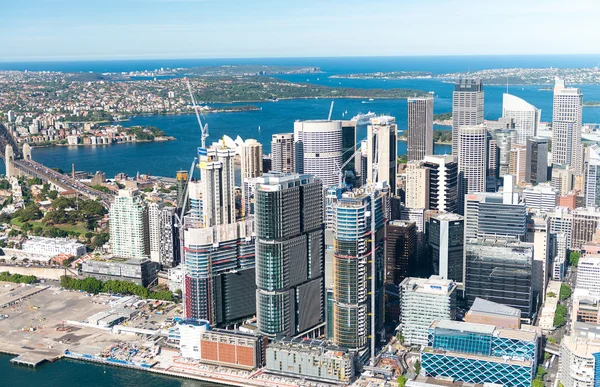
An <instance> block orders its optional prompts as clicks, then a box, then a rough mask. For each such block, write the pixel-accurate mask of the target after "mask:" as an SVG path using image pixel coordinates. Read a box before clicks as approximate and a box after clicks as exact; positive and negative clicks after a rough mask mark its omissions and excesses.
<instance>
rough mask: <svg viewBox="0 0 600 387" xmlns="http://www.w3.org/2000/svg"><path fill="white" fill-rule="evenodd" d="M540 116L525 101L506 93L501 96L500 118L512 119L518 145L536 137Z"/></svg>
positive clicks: (536, 110)
mask: <svg viewBox="0 0 600 387" xmlns="http://www.w3.org/2000/svg"><path fill="white" fill-rule="evenodd" d="M541 115H542V112H541V110H539V109H537V108H536V107H535V106H533V105H531V104H530V103H528V102H526V101H525V100H523V99H521V98H519V97H516V96H514V95H512V94H508V93H504V94H503V95H502V117H504V118H512V119H514V122H515V130H516V131H517V139H516V141H517V143H518V144H525V143H526V142H527V139H528V138H530V137H535V136H537V130H538V126H539V124H540V116H541Z"/></svg>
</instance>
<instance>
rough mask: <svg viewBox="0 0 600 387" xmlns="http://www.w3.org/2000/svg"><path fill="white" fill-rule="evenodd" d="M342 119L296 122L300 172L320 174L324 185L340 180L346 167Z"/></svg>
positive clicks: (295, 130)
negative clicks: (343, 157)
mask: <svg viewBox="0 0 600 387" xmlns="http://www.w3.org/2000/svg"><path fill="white" fill-rule="evenodd" d="M342 134H343V131H342V121H327V120H321V121H319V120H311V121H296V122H294V155H295V167H296V172H297V173H300V174H303V173H304V174H308V175H313V176H315V177H318V178H319V180H321V181H322V182H323V186H325V187H328V186H330V185H338V184H339V173H338V169H339V168H341V167H342V138H343V135H342Z"/></svg>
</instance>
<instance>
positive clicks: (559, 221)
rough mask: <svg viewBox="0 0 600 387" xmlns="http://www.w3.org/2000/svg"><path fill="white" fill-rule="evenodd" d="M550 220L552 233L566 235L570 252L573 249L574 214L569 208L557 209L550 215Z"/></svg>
mask: <svg viewBox="0 0 600 387" xmlns="http://www.w3.org/2000/svg"><path fill="white" fill-rule="evenodd" d="M548 217H549V218H550V233H551V234H564V235H566V239H567V245H566V248H567V249H568V250H570V249H571V234H572V231H573V214H572V213H571V211H570V210H569V209H568V208H564V207H557V208H555V209H554V211H553V212H549V213H548Z"/></svg>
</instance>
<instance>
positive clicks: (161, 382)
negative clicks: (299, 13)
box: [0, 56, 600, 387]
mask: <svg viewBox="0 0 600 387" xmlns="http://www.w3.org/2000/svg"><path fill="white" fill-rule="evenodd" d="M598 62H600V56H573V57H567V56H532V57H529V56H527V57H512V56H507V57H466V56H465V57H405V58H313V59H311V58H301V59H251V60H245V59H244V60H241V59H238V60H164V61H162V60H160V61H159V60H155V61H111V62H68V63H67V62H39V63H20V64H11V63H0V69H18V70H24V69H28V70H55V71H115V72H116V71H131V70H145V69H155V68H160V67H189V66H194V65H195V66H199V65H208V64H228V63H249V64H253V63H264V64H279V65H286V64H287V65H302V66H320V67H321V68H322V70H323V71H324V72H325V73H324V74H309V75H289V76H281V78H284V79H288V80H291V81H298V82H306V81H307V80H308V82H309V83H311V82H312V83H318V84H325V85H331V86H334V85H335V86H347V87H361V88H391V87H401V88H414V89H419V90H423V91H427V92H428V91H433V92H434V93H435V97H436V99H435V112H436V113H444V112H449V111H450V110H451V102H452V90H453V85H452V84H449V83H443V82H440V81H436V80H427V79H419V80H373V79H369V80H360V79H330V78H328V76H330V75H333V74H347V73H355V72H372V71H400V70H407V71H411V70H413V71H414V70H423V71H433V72H436V73H444V72H452V71H466V70H467V69H468V68H471V69H484V68H500V67H549V66H554V67H584V66H595V65H596V64H597V63H598ZM580 87H581V89H582V91H583V94H584V100H600V85H582V86H580ZM484 88H485V118H486V119H496V118H498V117H499V116H500V115H501V113H502V93H504V92H505V91H506V87H505V86H489V85H488V86H484ZM509 92H510V93H513V94H515V95H517V96H519V97H521V98H524V99H525V100H527V101H528V102H530V103H532V104H533V105H535V106H537V107H538V108H541V109H542V120H543V121H550V120H551V115H552V92H551V91H545V90H540V86H534V85H528V86H510V87H509ZM330 102H331V101H330V100H324V99H307V100H282V101H279V102H262V103H255V105H257V106H259V107H261V108H262V110H259V111H251V112H239V113H215V114H210V115H207V116H206V121H207V123H208V125H209V130H210V138H209V143H210V142H212V141H217V140H218V139H219V138H220V137H221V136H223V135H225V134H227V135H229V136H231V137H232V138H234V139H235V137H236V136H238V135H239V136H241V137H242V138H244V139H246V138H256V139H258V140H259V141H260V142H262V143H263V146H264V148H263V149H264V151H265V153H268V152H269V149H270V145H269V143H270V138H271V135H272V134H274V133H281V132H291V131H293V122H294V121H295V120H298V119H319V118H323V119H325V118H326V117H327V115H328V112H329V105H330ZM217 106H218V105H217ZM345 111H348V113H347V114H345V115H344V117H342V113H343V112H345ZM367 111H374V112H376V113H378V114H389V115H393V116H395V117H396V119H397V122H398V126H399V128H400V129H404V128H405V126H406V115H407V112H406V111H407V105H406V101H405V100H375V101H368V100H367V101H365V103H363V101H362V100H358V99H341V100H336V102H335V107H334V112H333V117H332V118H334V119H342V118H345V119H349V118H351V117H352V116H354V115H355V114H357V113H359V112H362V113H366V112H367ZM583 114H584V115H583V120H584V122H586V123H591V122H600V107H595V108H585V109H584V113H583ZM123 125H126V126H128V125H153V126H157V127H159V128H160V129H162V130H164V131H165V132H166V134H167V135H170V136H174V137H176V138H177V141H169V142H156V143H139V144H122V145H111V146H95V147H82V146H79V147H51V148H37V149H34V151H33V158H34V159H35V160H37V161H39V162H41V163H43V164H45V165H47V166H49V167H60V168H62V169H64V170H70V168H71V164H75V167H76V169H77V170H85V171H90V172H94V171H96V170H102V171H104V172H106V174H107V176H110V177H112V176H114V175H115V174H116V173H118V172H125V173H128V174H130V175H134V174H135V173H136V172H140V173H152V174H154V175H162V176H173V175H174V173H175V171H176V170H178V169H188V168H189V165H190V163H191V161H192V158H193V157H194V155H195V149H196V147H197V146H199V144H200V131H199V128H198V124H197V122H196V118H195V116H194V115H177V116H143V117H134V118H132V119H131V120H130V121H126V122H123ZM259 126H260V128H261V130H260V132H259V131H258V127H259ZM365 136H366V127H361V128H359V131H358V133H357V140H360V139H362V138H364V137H365ZM435 151H436V153H442V154H443V153H449V152H450V147H449V146H448V145H437V146H436V147H435ZM405 152H406V145H405V143H402V142H401V143H399V147H398V153H399V154H403V153H405ZM3 172H4V166H3V165H1V167H0V173H3ZM10 358H11V356H6V355H0V375H2V380H4V381H8V382H9V385H11V386H40V387H45V386H48V387H59V386H65V385H71V386H80V385H85V386H91V387H95V386H109V385H114V386H124V387H129V386H131V387H133V386H145V387H154V386H156V387H158V386H161V387H177V386H194V387H196V386H198V387H205V386H210V385H211V384H207V383H201V382H194V381H189V380H179V379H174V378H166V377H162V376H157V375H154V374H150V373H145V372H141V371H135V370H129V369H121V368H115V367H107V366H103V365H97V364H87V363H82V362H76V361H70V360H60V361H58V362H56V363H54V364H45V365H42V366H41V367H39V368H36V369H35V370H34V369H28V368H25V367H18V366H14V365H11V364H10V363H9V360H10Z"/></svg>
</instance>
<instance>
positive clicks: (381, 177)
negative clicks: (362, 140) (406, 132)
mask: <svg viewBox="0 0 600 387" xmlns="http://www.w3.org/2000/svg"><path fill="white" fill-rule="evenodd" d="M397 136H398V125H396V119H395V118H394V117H377V118H374V119H372V120H371V125H368V126H367V181H370V182H371V183H378V182H382V181H386V182H387V183H388V185H389V186H390V188H391V192H392V194H394V193H395V192H396V175H397V168H398V167H397V162H398V161H397V160H396V158H397V156H398V153H397V152H398V150H397V148H398V137H397ZM375 149H377V154H375ZM374 164H376V165H377V178H376V179H374V177H375V176H374V175H373V172H374V171H373V165H374Z"/></svg>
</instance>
